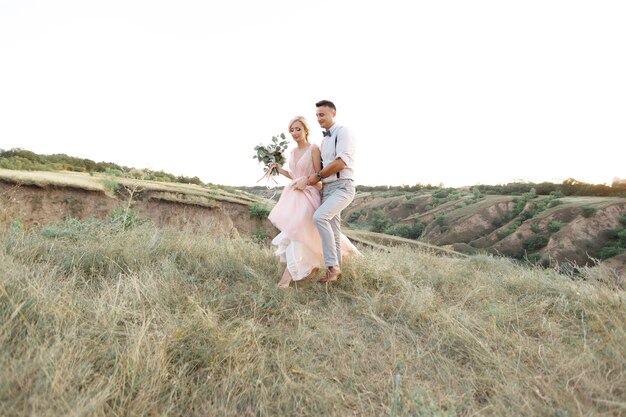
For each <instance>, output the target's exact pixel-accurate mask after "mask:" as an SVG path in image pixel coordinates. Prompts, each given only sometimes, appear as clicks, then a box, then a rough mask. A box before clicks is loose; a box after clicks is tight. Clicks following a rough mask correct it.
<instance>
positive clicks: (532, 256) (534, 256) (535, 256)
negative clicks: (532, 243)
mask: <svg viewBox="0 0 626 417" xmlns="http://www.w3.org/2000/svg"><path fill="white" fill-rule="evenodd" d="M541 257H542V255H541V254H540V253H538V252H534V253H529V254H528V255H526V259H528V262H531V263H534V264H536V263H538V262H539V261H541Z"/></svg>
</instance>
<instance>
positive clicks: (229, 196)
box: [0, 169, 271, 205]
mask: <svg viewBox="0 0 626 417" xmlns="http://www.w3.org/2000/svg"><path fill="white" fill-rule="evenodd" d="M0 180H6V181H10V182H14V183H16V184H29V185H36V186H39V187H48V186H61V187H73V188H80V189H84V190H89V191H101V192H103V193H107V194H109V195H111V196H112V193H111V190H110V185H111V184H117V185H119V186H120V187H126V188H127V189H128V190H133V191H151V192H155V193H156V194H157V197H158V198H162V199H164V200H168V201H174V200H173V199H175V198H176V199H177V200H176V201H178V200H183V199H184V200H194V199H195V200H197V201H192V203H194V204H196V203H197V202H198V201H199V202H201V205H202V204H204V205H207V204H209V205H210V200H213V201H226V202H231V203H237V204H244V205H251V204H255V203H259V202H264V203H266V204H271V202H269V201H266V200H264V199H262V198H260V197H257V196H255V195H252V194H249V193H246V192H243V191H239V190H235V189H231V190H227V189H226V188H224V187H220V186H200V185H196V184H182V183H166V182H159V181H149V180H139V179H133V178H124V177H113V176H109V175H105V174H99V173H95V174H94V175H89V174H87V173H82V172H69V171H62V172H56V171H55V172H53V171H16V170H8V169H0ZM185 202H187V201H185Z"/></svg>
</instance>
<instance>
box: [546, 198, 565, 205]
mask: <svg viewBox="0 0 626 417" xmlns="http://www.w3.org/2000/svg"><path fill="white" fill-rule="evenodd" d="M559 204H563V202H562V201H561V200H558V199H555V200H551V201H550V203H548V207H556V206H558V205H559Z"/></svg>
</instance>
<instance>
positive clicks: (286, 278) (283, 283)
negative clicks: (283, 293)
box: [278, 268, 291, 288]
mask: <svg viewBox="0 0 626 417" xmlns="http://www.w3.org/2000/svg"><path fill="white" fill-rule="evenodd" d="M290 282H291V274H290V273H289V270H288V269H287V268H285V272H283V277H282V278H281V279H280V282H279V283H278V288H289V283H290Z"/></svg>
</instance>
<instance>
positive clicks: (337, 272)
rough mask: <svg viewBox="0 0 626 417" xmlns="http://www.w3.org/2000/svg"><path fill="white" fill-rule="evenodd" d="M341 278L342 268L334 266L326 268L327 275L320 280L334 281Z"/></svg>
mask: <svg viewBox="0 0 626 417" xmlns="http://www.w3.org/2000/svg"><path fill="white" fill-rule="evenodd" d="M339 278H341V269H339V268H336V267H333V268H332V269H331V268H328V270H326V276H325V277H324V278H322V279H320V282H334V281H337V280H338V279H339Z"/></svg>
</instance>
